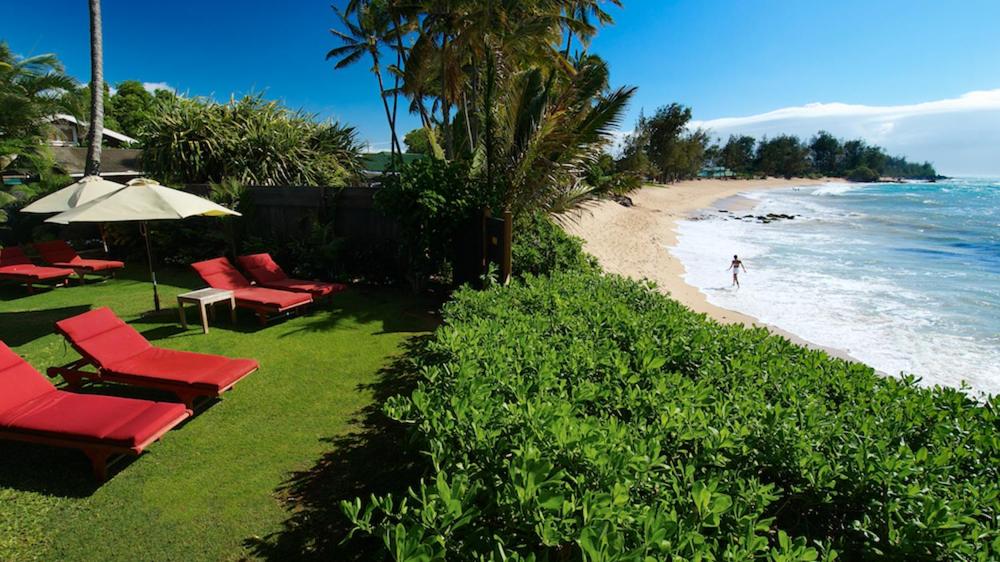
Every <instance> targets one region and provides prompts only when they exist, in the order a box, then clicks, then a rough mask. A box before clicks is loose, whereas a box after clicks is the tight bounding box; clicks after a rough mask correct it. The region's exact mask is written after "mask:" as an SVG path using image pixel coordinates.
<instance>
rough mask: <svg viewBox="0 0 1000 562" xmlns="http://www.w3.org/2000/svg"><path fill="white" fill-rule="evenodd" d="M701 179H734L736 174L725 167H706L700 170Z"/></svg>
mask: <svg viewBox="0 0 1000 562" xmlns="http://www.w3.org/2000/svg"><path fill="white" fill-rule="evenodd" d="M698 177H699V178H706V179H707V178H732V177H736V174H735V173H734V172H733V171H732V170H730V169H729V168H727V167H725V166H704V167H703V168H702V169H701V170H698Z"/></svg>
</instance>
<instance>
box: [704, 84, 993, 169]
mask: <svg viewBox="0 0 1000 562" xmlns="http://www.w3.org/2000/svg"><path fill="white" fill-rule="evenodd" d="M691 125H692V126H693V127H702V128H705V129H710V130H711V131H712V134H713V136H717V137H721V138H722V139H723V140H724V139H725V138H727V137H728V136H729V135H730V134H747V135H752V136H754V137H757V138H760V137H762V136H764V135H768V136H774V135H778V134H782V133H788V134H794V135H798V136H800V137H803V138H808V137H810V136H812V135H813V134H815V133H816V132H817V131H819V130H821V129H822V130H827V131H830V132H831V133H833V134H834V135H837V136H839V137H843V138H863V139H865V140H867V141H869V142H872V143H876V144H879V145H881V146H883V147H885V148H886V150H887V151H889V152H890V153H891V154H902V155H904V156H906V157H907V158H908V159H910V160H915V161H923V160H929V161H930V162H933V163H934V165H935V166H936V167H937V169H938V170H939V172H941V173H945V174H954V175H993V176H1000V158H998V155H1000V150H998V149H1000V89H996V90H986V91H976V92H969V93H967V94H964V95H962V96H959V97H957V98H951V99H943V100H937V101H929V102H924V103H916V104H909V105H895V106H870V105H856V104H846V103H810V104H806V105H802V106H796V107H786V108H782V109H778V110H775V111H769V112H767V113H761V114H758V115H750V116H746V117H726V118H722V119H712V120H708V121H692V123H691Z"/></svg>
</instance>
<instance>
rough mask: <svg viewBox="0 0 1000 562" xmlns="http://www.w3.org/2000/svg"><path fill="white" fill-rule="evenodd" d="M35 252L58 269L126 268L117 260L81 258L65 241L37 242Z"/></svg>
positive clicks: (106, 269)
mask: <svg viewBox="0 0 1000 562" xmlns="http://www.w3.org/2000/svg"><path fill="white" fill-rule="evenodd" d="M34 246H35V250H37V251H38V253H39V254H40V255H41V256H42V259H43V260H45V261H46V262H48V263H50V264H52V265H54V266H56V267H70V268H73V269H80V270H85V271H110V270H112V269H121V268H123V267H125V263H124V262H120V261H116V260H90V259H84V258H81V257H80V256H79V255H78V254H77V253H76V250H74V249H73V247H72V246H70V245H69V244H67V243H66V241H65V240H49V241H47V242H35V244H34Z"/></svg>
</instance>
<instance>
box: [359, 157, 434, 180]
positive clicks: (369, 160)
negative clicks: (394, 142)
mask: <svg viewBox="0 0 1000 562" xmlns="http://www.w3.org/2000/svg"><path fill="white" fill-rule="evenodd" d="M400 156H402V158H403V164H409V163H410V162H413V161H414V160H420V159H421V158H427V156H426V155H424V154H407V153H403V154H401V155H400ZM391 159H392V153H391V152H369V153H367V154H362V155H361V167H362V168H363V169H364V172H363V173H364V175H365V177H367V178H369V179H371V178H376V177H378V176H381V175H382V174H384V173H385V171H386V169H387V168H388V167H389V162H390V161H391Z"/></svg>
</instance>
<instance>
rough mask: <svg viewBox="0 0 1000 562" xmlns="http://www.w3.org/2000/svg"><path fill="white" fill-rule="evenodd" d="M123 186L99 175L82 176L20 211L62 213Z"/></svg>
mask: <svg viewBox="0 0 1000 562" xmlns="http://www.w3.org/2000/svg"><path fill="white" fill-rule="evenodd" d="M124 187H125V186H124V185H123V184H120V183H116V182H113V181H108V180H106V179H104V178H102V177H101V176H84V177H83V178H80V180H79V181H77V182H76V183H73V184H70V185H67V186H66V187H64V188H62V189H60V190H59V191H56V192H54V193H50V194H48V195H46V196H45V197H42V198H41V199H39V200H38V201H35V202H34V203H32V204H31V205H28V206H26V207H24V208H22V209H21V212H22V213H62V212H64V211H68V210H70V209H75V208H76V207H79V206H81V205H86V204H87V203H90V202H91V201H93V200H95V199H100V198H101V197H104V196H105V195H110V194H112V193H114V192H116V191H118V190H120V189H124Z"/></svg>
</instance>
